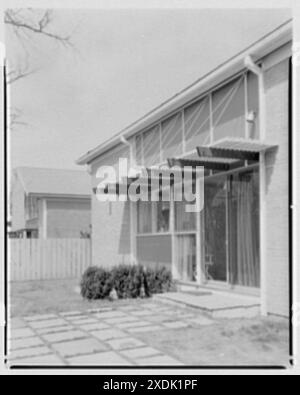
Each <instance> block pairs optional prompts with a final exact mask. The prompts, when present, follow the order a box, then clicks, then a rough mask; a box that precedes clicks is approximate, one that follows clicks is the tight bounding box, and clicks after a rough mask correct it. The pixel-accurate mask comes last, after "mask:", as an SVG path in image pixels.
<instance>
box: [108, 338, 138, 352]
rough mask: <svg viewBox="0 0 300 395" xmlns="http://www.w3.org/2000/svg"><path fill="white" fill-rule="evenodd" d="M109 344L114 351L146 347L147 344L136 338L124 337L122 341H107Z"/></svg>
mask: <svg viewBox="0 0 300 395" xmlns="http://www.w3.org/2000/svg"><path fill="white" fill-rule="evenodd" d="M107 344H108V345H109V346H110V347H111V348H113V349H114V350H126V349H130V348H136V347H141V346H145V343H144V342H142V341H141V340H139V339H136V338H134V337H124V338H121V339H114V340H109V341H107Z"/></svg>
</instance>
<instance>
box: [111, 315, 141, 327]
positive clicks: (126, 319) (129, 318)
mask: <svg viewBox="0 0 300 395" xmlns="http://www.w3.org/2000/svg"><path fill="white" fill-rule="evenodd" d="M105 322H106V323H107V324H110V325H114V324H122V323H123V322H138V318H136V317H132V316H130V315H128V316H127V317H117V318H108V319H106V320H105Z"/></svg>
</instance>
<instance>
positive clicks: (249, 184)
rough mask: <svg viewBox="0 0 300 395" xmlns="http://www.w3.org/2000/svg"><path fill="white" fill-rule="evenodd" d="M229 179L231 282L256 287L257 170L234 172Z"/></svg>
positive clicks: (257, 235) (257, 255) (257, 238)
mask: <svg viewBox="0 0 300 395" xmlns="http://www.w3.org/2000/svg"><path fill="white" fill-rule="evenodd" d="M229 182H230V184H229V186H230V188H229V199H228V203H229V205H228V209H229V215H228V219H229V222H228V227H229V256H230V283H231V284H232V285H234V286H243V287H252V288H259V286H260V262H259V177H258V170H257V169H256V170H248V171H243V172H239V173H235V174H233V175H231V176H230V179H229Z"/></svg>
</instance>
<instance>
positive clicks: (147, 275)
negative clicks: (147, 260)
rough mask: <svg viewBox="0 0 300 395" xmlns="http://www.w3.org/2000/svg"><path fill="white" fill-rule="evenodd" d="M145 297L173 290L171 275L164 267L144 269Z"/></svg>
mask: <svg viewBox="0 0 300 395" xmlns="http://www.w3.org/2000/svg"><path fill="white" fill-rule="evenodd" d="M144 284H145V294H146V296H151V295H153V294H157V293H163V292H169V291H171V290H172V288H173V281H172V273H171V271H170V270H168V269H166V268H165V267H162V268H155V269H152V268H146V269H145V272H144Z"/></svg>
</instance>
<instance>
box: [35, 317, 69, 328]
mask: <svg viewBox="0 0 300 395" xmlns="http://www.w3.org/2000/svg"><path fill="white" fill-rule="evenodd" d="M64 324H66V321H65V320H63V319H62V318H56V319H53V320H43V321H33V322H30V326H31V327H32V328H34V329H35V328H50V327H51V326H61V325H64Z"/></svg>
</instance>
